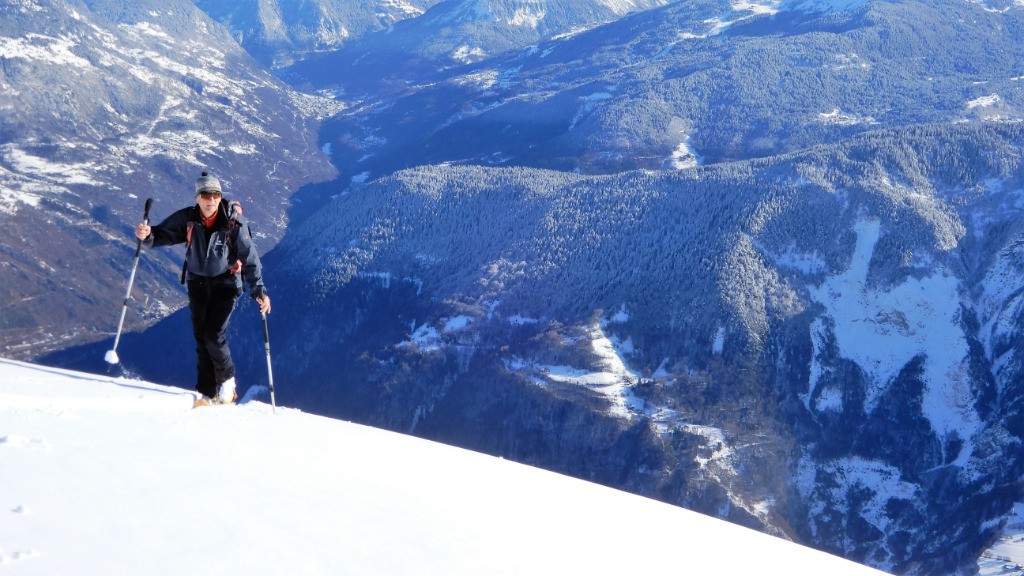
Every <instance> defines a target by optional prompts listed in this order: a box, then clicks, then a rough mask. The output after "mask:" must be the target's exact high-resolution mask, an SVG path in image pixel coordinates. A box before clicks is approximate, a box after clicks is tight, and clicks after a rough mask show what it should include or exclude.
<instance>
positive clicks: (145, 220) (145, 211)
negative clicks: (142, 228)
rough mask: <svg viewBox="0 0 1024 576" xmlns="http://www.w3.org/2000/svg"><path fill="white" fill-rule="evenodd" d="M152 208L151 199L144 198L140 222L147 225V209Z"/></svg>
mask: <svg viewBox="0 0 1024 576" xmlns="http://www.w3.org/2000/svg"><path fill="white" fill-rule="evenodd" d="M152 207H153V199H152V198H146V208H145V209H144V210H143V213H142V221H143V222H145V223H146V224H149V209H150V208H152Z"/></svg>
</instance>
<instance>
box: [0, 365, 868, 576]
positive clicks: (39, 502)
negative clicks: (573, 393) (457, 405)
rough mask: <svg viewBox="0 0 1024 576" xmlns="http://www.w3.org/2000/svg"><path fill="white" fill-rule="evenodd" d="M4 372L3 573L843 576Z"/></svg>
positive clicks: (99, 384)
mask: <svg viewBox="0 0 1024 576" xmlns="http://www.w3.org/2000/svg"><path fill="white" fill-rule="evenodd" d="M191 405H192V395H191V394H190V393H188V392H185V391H183V390H181V389H176V388H168V387H164V386H159V385H155V384H150V383H148V382H143V381H139V380H126V379H109V378H103V377H97V376H93V375H90V374H83V373H75V372H67V371H59V370H53V369H45V368H41V367H38V366H33V365H29V364H22V363H18V362H12V361H9V360H3V359H0V463H2V466H0V485H2V486H3V490H2V491H0V511H2V512H0V565H3V569H4V573H5V574H11V575H22V574H25V575H28V574H78V575H81V576H88V575H93V574H95V575H104V576H105V575H109V574H151V575H161V574H248V575H253V576H256V575H260V574H273V575H279V574H344V575H352V576H355V575H367V576H369V575H380V574H423V575H432V574H437V575H443V576H458V575H467V576H469V575H472V576H478V575H480V574H492V575H502V574H508V575H521V574H538V575H544V574H552V575H554V574H559V575H562V574H609V575H610V574H622V573H630V572H635V571H640V572H643V573H648V574H655V573H678V572H685V573H693V574H708V575H717V574H722V575H727V574H736V575H739V574H749V573H750V572H751V570H752V569H754V567H756V569H757V570H770V571H771V573H773V574H793V575H797V574H806V575H808V576H812V575H813V576H817V575H820V574H832V575H836V576H855V575H863V576H868V575H870V574H880V573H879V572H876V571H874V570H871V569H869V568H867V567H865V566H861V565H858V564H855V563H853V562H849V561H847V560H843V559H841V558H837V557H835V556H830V555H828V554H825V553H822V552H818V551H816V550H812V549H809V548H805V547H802V546H799V545H796V544H793V543H792V542H786V541H783V540H781V539H778V538H773V537H770V536H767V535H764V534H760V533H758V532H755V531H753V530H748V529H745V528H740V527H738V526H734V525H731V524H728V523H726V522H722V521H720V520H715V519H712V518H708V517H706V516H702V515H700V514H695V513H693V512H689V511H686V510H682V509H680V508H676V507H674V506H668V505H665V504H661V503H658V502H654V501H652V500H648V499H645V498H639V497H637V496H633V495H629V494H626V493H623V492H618V491H615V490H610V489H608V488H604V487H601V486H597V485H594V484H588V483H586V482H581V481H579V480H574V479H570V478H567V477H565V476H560V475H557V474H552V473H550V472H545V471H542V470H538V469H535V468H529V467H526V466H522V465H519V464H514V463H511V462H508V461H504V460H500V459H497V458H492V457H488V456H484V455H481V454H475V453H471V452H467V451H464V450H459V449H456V448H452V447H448V446H442V445H440V444H435V443H432V442H427V441H423V440H419V439H414V438H410V437H408V436H403V435H398V434H393V433H388V432H384V431H381V430H375V429H372V428H366V427H363V426H358V425H355V424H350V423H347V422H341V421H336V420H330V419H326V418H322V417H317V416H312V415H307V414H303V413H301V412H298V411H296V410H291V409H278V410H277V412H276V413H274V412H272V411H271V407H270V406H269V405H267V404H263V403H260V402H257V401H254V400H248V399H247V401H246V402H245V403H243V404H242V405H239V406H231V407H217V408H209V409H196V410H193V409H192V408H191Z"/></svg>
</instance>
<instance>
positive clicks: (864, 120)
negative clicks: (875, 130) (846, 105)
mask: <svg viewBox="0 0 1024 576" xmlns="http://www.w3.org/2000/svg"><path fill="white" fill-rule="evenodd" d="M818 122H821V123H822V124H832V125H835V126H856V125H858V124H878V121H877V120H875V119H874V118H873V117H871V116H857V115H856V114H847V113H845V112H843V111H841V110H840V109H839V108H833V109H832V111H831V112H819V113H818Z"/></svg>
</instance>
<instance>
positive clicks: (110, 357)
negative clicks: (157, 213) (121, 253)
mask: <svg viewBox="0 0 1024 576" xmlns="http://www.w3.org/2000/svg"><path fill="white" fill-rule="evenodd" d="M152 206H153V199H152V198H147V199H146V207H145V209H144V210H143V214H142V222H143V223H145V224H149V209H150V207H152ZM141 254H142V240H139V242H138V244H136V245H135V261H134V262H132V273H131V274H130V275H129V276H128V289H127V290H126V291H125V293H124V306H123V307H122V308H121V320H120V321H119V322H118V323H117V336H115V337H114V347H113V348H111V349H110V350H108V351H107V354H106V356H104V357H103V359H104V360H106V361H107V363H108V364H117V363H118V362H120V361H121V359H120V358H118V357H117V343H118V342H120V341H121V328H123V327H124V315H125V313H126V312H128V299H129V298H131V295H132V284H134V283H135V269H136V268H138V266H139V256H140V255H141Z"/></svg>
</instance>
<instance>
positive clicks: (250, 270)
mask: <svg viewBox="0 0 1024 576" xmlns="http://www.w3.org/2000/svg"><path fill="white" fill-rule="evenodd" d="M228 210H229V205H228V202H227V201H223V200H222V201H221V203H220V209H219V211H218V213H217V220H216V221H215V222H214V224H213V226H212V227H211V228H210V229H206V227H205V226H204V225H203V218H202V215H201V214H200V212H199V207H198V206H191V207H189V208H182V209H181V210H178V211H177V212H175V213H173V214H171V215H170V216H168V217H167V218H166V219H165V220H164V221H163V222H161V223H159V224H157V225H156V226H153V232H152V234H150V235H149V237H148V238H146V239H145V241H143V245H144V246H145V247H146V248H147V249H149V248H152V247H154V246H170V245H173V244H182V243H187V246H188V247H187V248H186V250H185V266H186V267H187V270H188V276H187V278H188V280H190V281H191V280H196V279H199V278H213V279H216V280H217V281H222V282H234V284H235V286H236V287H237V288H238V291H239V293H241V290H242V279H241V278H240V277H239V276H244V277H245V280H246V282H247V283H248V284H249V291H250V293H251V294H252V296H253V298H256V297H259V296H263V295H265V294H266V293H267V291H266V288H265V287H264V286H263V266H262V265H261V264H260V257H259V254H257V252H256V247H255V246H253V245H252V236H251V235H250V233H249V226H248V224H247V223H246V222H245V219H244V218H242V217H241V216H234V215H230V214H229V213H228ZM190 229H191V232H190ZM236 261H241V263H242V270H241V274H232V273H231V267H232V265H234V263H235V262H236Z"/></svg>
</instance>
